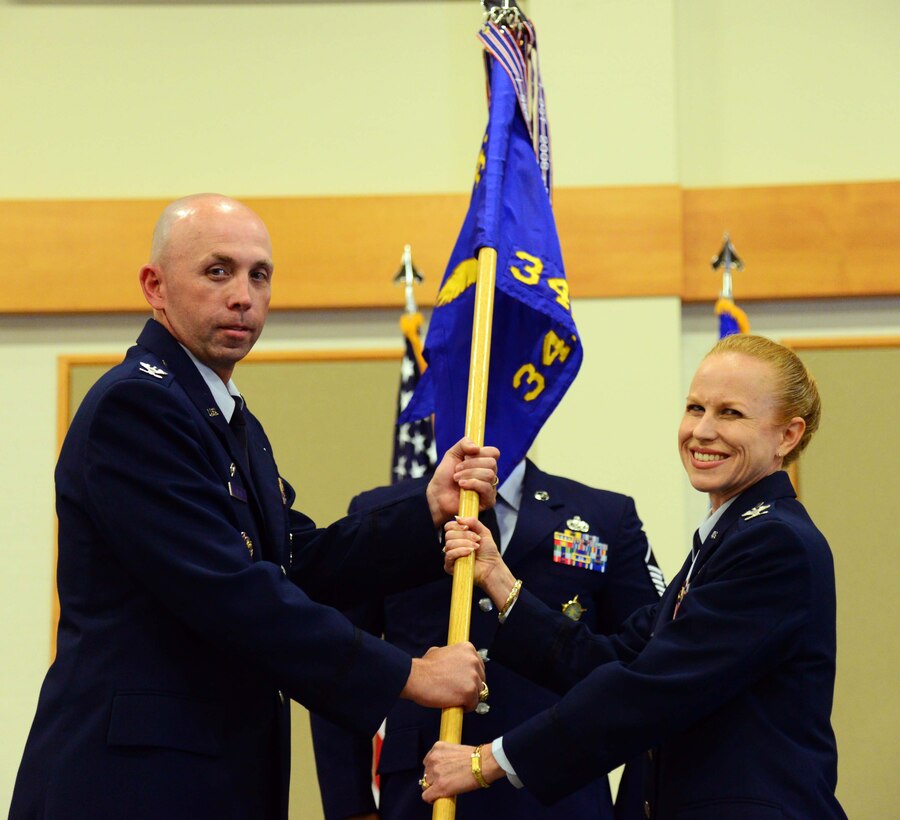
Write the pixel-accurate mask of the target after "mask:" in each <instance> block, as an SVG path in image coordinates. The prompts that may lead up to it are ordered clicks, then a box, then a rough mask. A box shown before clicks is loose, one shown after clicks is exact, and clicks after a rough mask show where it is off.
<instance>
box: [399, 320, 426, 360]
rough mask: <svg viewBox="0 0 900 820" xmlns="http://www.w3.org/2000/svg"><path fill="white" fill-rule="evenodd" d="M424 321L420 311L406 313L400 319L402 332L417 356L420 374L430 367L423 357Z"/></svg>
mask: <svg viewBox="0 0 900 820" xmlns="http://www.w3.org/2000/svg"><path fill="white" fill-rule="evenodd" d="M422 321H423V319H422V314H421V313H419V312H418V311H417V312H416V313H404V314H403V315H402V316H401V317H400V330H402V331H403V335H404V336H405V337H406V339H407V340H408V341H409V344H410V347H412V351H413V353H414V354H415V356H416V362H417V363H418V365H419V373H424V372H425V368H427V367H428V364H427V363H426V362H425V357H424V356H423V355H422V349H423V348H422V337H421V334H420V333H419V331H420V330H421V328H422Z"/></svg>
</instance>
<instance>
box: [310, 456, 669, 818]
mask: <svg viewBox="0 0 900 820" xmlns="http://www.w3.org/2000/svg"><path fill="white" fill-rule="evenodd" d="M422 481H424V479H420V480H416V481H403V482H400V483H398V484H394V485H391V486H389V487H380V488H377V489H375V490H370V491H368V492H365V493H363V494H361V495H359V496H357V497H356V498H355V499H354V500H353V501H352V503H351V505H350V509H351V511H360V510H366V509H373V508H377V507H378V506H379V505H382V504H385V503H389V502H391V501H393V500H394V499H396V498H398V497H400V496H402V495H403V494H404V493H408V492H411V491H414V490H415V488H416V486H417V485H418V484H420V483H421V482H422ZM494 509H495V510H496V516H494V510H489V511H487V512H486V513H483V514H482V519H483V520H484V521H485V523H486V524H487V525H488V526H492V525H493V526H492V528H493V527H497V528H498V529H499V535H500V538H499V541H498V543H499V544H500V546H501V549H502V550H503V554H504V560H505V561H506V562H507V563H508V564H509V566H510V568H511V569H512V570H513V571H514V572H515V574H516V577H517V578H521V579H523V580H524V582H525V584H526V585H527V587H528V589H529V590H530V591H531V592H532V593H533V594H535V595H537V596H539V597H540V598H541V599H542V600H543V601H545V602H546V603H547V604H549V605H550V606H553V607H558V608H560V609H562V610H563V611H565V612H566V614H567V615H569V616H570V617H572V618H574V619H580V620H583V621H584V622H585V623H586V624H587V625H588V626H589V627H590V628H591V629H592V630H594V631H598V632H604V633H611V632H615V631H617V630H618V628H619V626H620V625H621V624H622V622H623V621H624V620H625V619H626V618H627V617H628V616H629V615H630V614H631V613H632V612H633V611H634V610H636V609H638V608H640V607H642V606H644V605H645V604H648V603H652V602H654V601H656V600H658V599H659V595H660V594H661V591H662V590H663V589H664V588H665V583H664V581H663V578H662V573H661V571H660V570H659V567H658V566H657V564H656V561H655V559H654V558H653V554H652V552H651V550H650V546H649V545H648V543H647V538H646V536H645V535H644V532H643V529H642V525H641V521H640V519H639V518H638V516H637V512H636V509H635V505H634V502H633V500H632V499H631V498H628V497H627V496H624V495H621V494H619V493H613V492H609V491H606V490H598V489H594V488H593V487H588V486H586V485H584V484H580V483H578V482H577V481H572V480H571V479H567V478H562V477H559V476H554V475H550V474H548V473H545V472H543V471H541V470H540V469H538V467H537V466H536V465H535V464H534V463H532V462H531V461H528V460H523V461H522V462H520V463H519V464H518V465H517V466H516V468H514V470H513V472H512V473H511V474H510V475H509V477H508V478H507V479H506V480H505V481H504V482H503V484H502V485H501V486H500V488H499V490H498V496H497V505H496V507H495V508H494ZM495 532H496V530H495ZM451 584H452V578H450V577H449V576H446V577H444V578H443V579H440V580H438V581H434V582H432V583H428V584H425V585H424V586H421V587H419V588H417V589H412V590H408V591H406V592H402V593H399V594H395V595H390V596H387V597H386V598H384V599H383V600H380V601H375V602H372V603H371V604H368V605H366V606H361V607H357V608H355V609H353V610H352V611H350V612H348V615H349V616H350V618H351V620H353V621H354V623H357V624H358V625H360V626H361V627H362V628H363V629H365V630H367V631H368V632H370V633H372V634H373V635H383V636H384V639H385V640H386V641H388V642H390V643H392V644H394V645H395V646H397V647H399V648H401V649H403V650H404V651H406V652H411V653H413V654H415V653H418V652H421V651H423V650H424V649H427V648H428V647H430V646H435V645H443V644H445V643H446V641H447V625H448V620H449V612H450V593H451ZM497 627H498V621H497V611H496V609H495V608H494V607H493V606H492V604H491V601H490V599H489V598H486V597H480V596H479V594H478V591H477V590H476V591H475V596H474V598H473V606H472V618H471V632H470V640H471V641H472V643H474V645H475V646H476V647H478V648H479V652H480V653H481V654H482V656H483V657H484V658H485V661H486V668H487V680H488V683H489V686H490V698H489V700H488V701H487V703H486V704H483V705H481V706H479V707H478V711H477V712H476V714H473V715H467V716H466V718H465V720H464V721H463V735H462V742H463V743H473V742H476V740H477V739H483V738H485V737H495V736H499V735H501V734H502V733H503V731H504V730H505V729H507V728H512V727H513V726H516V725H518V724H519V723H520V722H522V721H523V720H525V719H526V718H528V717H530V716H531V715H534V714H536V713H538V712H540V711H542V710H543V709H546V708H548V707H550V706H551V705H552V704H553V703H554V702H555V701H556V700H557V697H556V696H555V695H554V694H553V693H551V692H550V691H549V690H547V689H544V688H542V687H540V686H537V685H535V684H533V683H531V682H529V681H528V680H526V679H525V678H523V677H521V676H519V675H517V674H516V673H514V672H512V671H510V670H508V669H506V668H505V667H503V666H501V665H500V664H498V663H493V662H491V661H490V659H489V657H488V656H487V652H486V650H485V649H484V647H488V646H490V644H491V642H492V641H493V638H494V633H495V632H496V630H497ZM485 706H489V709H488V710H484V707H485ZM598 708H615V704H598ZM479 712H480V713H479ZM311 722H312V730H313V743H314V749H315V755H316V768H317V772H318V777H319V786H320V789H321V792H322V803H323V808H324V811H325V817H326V820H348V818H354V820H356V819H357V818H381V820H417V818H421V820H430V818H431V815H432V807H431V806H429V805H427V804H426V803H424V802H423V801H422V799H421V796H420V795H421V789H420V786H419V783H418V779H419V777H420V776H421V774H422V759H423V757H424V756H425V754H426V753H427V751H428V750H429V749H430V748H431V745H432V744H433V743H434V741H435V740H437V738H438V735H439V731H440V711H439V710H435V709H423V708H421V707H419V706H416V705H415V704H412V703H398V704H396V705H395V706H394V707H393V708H392V709H391V711H390V712H389V713H388V716H387V728H386V733H385V738H384V743H383V746H382V749H381V754H380V761H379V765H378V772H379V775H380V798H379V807H378V808H377V809H376V806H375V800H374V798H373V794H372V788H371V786H372V783H371V767H372V738H371V736H370V735H366V734H359V733H357V734H354V733H352V732H347V731H345V730H342V729H340V728H338V727H336V726H335V725H334V724H332V723H330V722H329V721H328V720H327V719H325V718H324V717H322V716H321V715H317V714H312V715H311ZM573 753H575V752H574V751H573ZM639 780H640V763H638V765H637V766H629V767H626V774H625V776H624V777H623V781H622V784H621V786H620V789H619V799H618V800H617V803H616V809H615V812H616V814H615V815H614V809H613V804H612V799H611V796H610V789H609V781H608V780H607V778H606V777H605V776H602V777H599V778H598V779H597V780H596V781H595V782H593V783H591V784H590V785H589V786H587V787H586V788H584V789H582V790H581V791H579V792H577V793H576V794H573V795H570V796H569V797H567V798H565V799H564V800H563V801H561V802H560V803H557V804H556V805H554V806H553V807H552V808H547V807H545V806H542V805H541V804H540V803H539V802H538V801H537V800H536V799H535V798H534V797H532V796H531V795H530V794H528V792H527V791H525V790H521V789H516V788H514V787H513V786H512V785H511V784H510V783H509V782H508V781H507V780H505V779H504V780H503V781H502V782H498V783H496V784H494V785H493V786H492V787H491V788H490V789H482V790H478V791H477V792H472V793H471V794H463V795H460V796H459V798H458V799H457V807H456V817H457V820H484V818H491V820H505V819H506V818H508V820H513V819H515V820H551V819H552V820H558V818H560V817H572V818H578V820H610V818H613V817H614V816H616V817H617V818H628V820H631V818H633V817H637V816H639V815H640V812H641V805H642V803H641V788H640V782H639Z"/></svg>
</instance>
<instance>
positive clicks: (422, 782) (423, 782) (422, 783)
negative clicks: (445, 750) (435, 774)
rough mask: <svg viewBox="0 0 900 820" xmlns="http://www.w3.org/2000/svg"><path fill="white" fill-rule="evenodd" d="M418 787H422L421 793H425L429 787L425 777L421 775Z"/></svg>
mask: <svg viewBox="0 0 900 820" xmlns="http://www.w3.org/2000/svg"><path fill="white" fill-rule="evenodd" d="M419 785H420V786H421V787H422V791H425V789H427V788H428V787H429V786H430V785H431V783H429V782H428V781H427V780H426V779H425V775H424V774H423V775H422V776H421V777H420V778H419Z"/></svg>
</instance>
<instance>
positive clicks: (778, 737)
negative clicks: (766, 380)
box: [491, 471, 845, 820]
mask: <svg viewBox="0 0 900 820" xmlns="http://www.w3.org/2000/svg"><path fill="white" fill-rule="evenodd" d="M690 564H691V558H690V557H688V560H687V562H686V563H685V566H684V568H683V569H682V570H681V572H680V573H679V574H678V575H677V576H676V578H675V579H674V581H673V582H672V584H671V585H670V586H669V588H668V589H667V591H666V593H665V595H664V596H663V598H662V600H661V601H660V602H659V603H658V604H656V605H655V606H649V607H646V608H645V609H642V610H640V611H639V612H637V613H635V614H634V615H633V616H632V617H631V618H630V619H629V620H628V622H627V623H626V624H625V626H624V628H623V629H622V630H621V631H620V632H619V634H618V635H616V636H615V637H611V638H607V637H603V636H598V635H595V634H592V633H591V631H590V630H589V629H587V628H586V627H585V625H584V624H576V623H573V622H572V621H568V620H566V619H565V618H562V617H559V616H557V615H555V614H554V613H552V612H549V611H548V610H547V608H546V607H544V606H543V605H542V604H541V603H540V602H539V601H537V600H536V599H535V598H534V596H532V595H530V594H529V593H528V591H527V589H526V590H525V591H524V592H523V594H522V596H521V597H520V599H519V601H518V603H517V604H516V608H515V610H514V611H513V613H512V615H511V616H510V618H509V619H508V620H507V622H506V623H505V624H504V625H503V627H501V629H500V630H499V632H498V635H497V639H496V641H495V642H494V644H493V646H492V648H491V654H492V656H493V657H494V658H495V659H497V660H501V661H502V662H504V663H508V664H511V665H513V666H514V667H515V668H516V669H518V670H519V671H521V672H522V673H523V674H526V675H528V676H529V677H530V678H532V679H533V680H535V681H537V682H538V683H542V684H544V685H545V686H548V687H552V688H554V689H555V690H556V691H557V692H559V693H561V694H562V693H565V696H564V697H563V698H562V700H561V701H560V702H559V704H557V705H556V706H554V707H553V708H552V709H549V710H547V711H545V712H543V713H541V714H540V715H537V716H536V717H534V718H532V719H531V720H529V721H527V722H525V723H524V724H522V725H521V726H519V727H517V728H515V729H512V730H510V731H509V732H507V733H506V734H505V735H504V738H503V740H504V750H505V752H506V754H507V755H508V757H509V759H510V762H511V763H512V765H513V767H514V768H515V770H516V773H517V774H518V775H519V776H520V777H521V778H522V780H523V781H524V783H525V785H526V787H527V788H528V789H529V790H530V791H532V792H533V793H534V794H535V795H536V796H537V797H539V798H540V799H541V800H542V801H545V802H552V801H554V800H558V799H560V798H562V797H563V795H565V794H567V793H569V792H571V791H573V790H575V789H579V788H581V787H582V786H583V785H584V784H585V783H587V782H589V781H590V780H591V779H592V778H594V777H596V775H597V773H598V772H602V771H607V770H608V769H611V768H613V767H614V766H616V765H617V764H618V763H620V762H621V761H622V760H624V759H626V758H628V757H629V756H631V755H633V754H635V753H636V752H640V751H642V750H643V751H644V752H645V753H646V766H647V772H646V775H645V784H646V790H647V791H646V794H645V800H646V812H647V816H648V817H660V818H682V817H683V818H691V820H714V819H715V820H720V818H729V819H730V820H734V819H735V818H753V820H763V819H764V818H773V819H774V818H796V820H809V818H813V817H815V818H817V820H824V818H841V817H844V816H845V815H844V813H843V811H842V809H841V807H840V805H839V804H838V802H837V800H836V799H835V796H834V789H835V785H836V780H837V751H836V747H835V741H834V735H833V732H832V729H831V724H830V714H831V704H832V695H833V691H834V673H835V592H834V569H833V563H832V557H831V552H830V550H829V548H828V544H827V543H826V541H825V539H824V537H823V536H822V534H821V533H820V532H819V531H818V530H817V529H816V527H815V525H814V524H813V523H812V521H811V520H810V518H809V516H808V515H807V513H806V511H805V510H804V508H803V506H802V505H801V504H800V503H799V502H798V501H797V500H796V497H795V494H794V491H793V489H792V487H791V483H790V480H789V479H788V477H787V474H786V473H784V472H782V471H779V472H776V473H774V474H773V475H770V476H768V477H766V478H764V479H762V480H761V481H759V482H758V483H757V484H755V485H754V486H752V487H751V488H749V489H747V490H746V491H744V492H743V493H742V494H741V495H740V496H739V497H738V498H737V499H736V500H735V501H734V502H733V504H732V505H731V506H730V507H729V508H728V509H727V510H726V511H725V512H724V513H723V515H722V518H721V519H720V520H719V522H718V524H717V525H716V528H715V530H714V531H713V532H712V533H711V534H710V536H709V537H708V538H707V540H706V542H705V543H704V544H703V547H702V549H701V550H700V553H699V555H698V557H697V560H696V563H695V565H694V570H693V573H692V574H691V582H690V586H689V588H688V590H687V592H686V594H685V595H684V596H683V598H682V600H681V601H680V603H678V596H679V592H680V590H681V588H682V585H683V583H684V581H685V579H686V577H687V574H688V571H689V568H690ZM676 608H677V611H676Z"/></svg>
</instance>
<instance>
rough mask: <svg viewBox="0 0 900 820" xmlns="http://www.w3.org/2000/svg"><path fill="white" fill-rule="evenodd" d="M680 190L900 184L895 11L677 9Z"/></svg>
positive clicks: (796, 4)
mask: <svg viewBox="0 0 900 820" xmlns="http://www.w3.org/2000/svg"><path fill="white" fill-rule="evenodd" d="M673 6H674V8H675V39H676V42H677V44H678V45H677V55H678V58H677V63H676V78H677V89H678V91H677V96H678V141H679V145H680V151H679V156H680V162H681V164H680V171H679V176H680V180H681V183H682V184H683V185H685V186H686V187H695V188H703V187H715V186H720V185H766V184H782V183H784V184H788V183H797V182H845V181H851V180H882V179H896V178H897V177H898V176H900V152H898V151H897V145H898V142H900V99H898V95H897V93H896V91H897V77H898V76H900V49H897V41H898V38H900V9H898V6H897V2H896V0H863V2H858V3H847V2H845V0H817V1H816V0H763V2H755V3H747V2H745V1H744V0H680V1H678V0H676V2H674V3H673Z"/></svg>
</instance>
